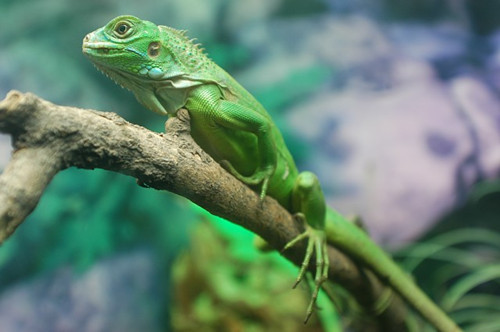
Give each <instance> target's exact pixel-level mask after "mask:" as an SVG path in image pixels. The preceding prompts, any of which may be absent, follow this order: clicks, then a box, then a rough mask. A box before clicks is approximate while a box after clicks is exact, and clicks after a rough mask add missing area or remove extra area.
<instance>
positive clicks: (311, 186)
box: [283, 172, 329, 323]
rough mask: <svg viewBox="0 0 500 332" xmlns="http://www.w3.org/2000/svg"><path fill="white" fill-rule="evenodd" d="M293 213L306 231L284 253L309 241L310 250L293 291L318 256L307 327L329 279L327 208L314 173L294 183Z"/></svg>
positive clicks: (308, 173)
mask: <svg viewBox="0 0 500 332" xmlns="http://www.w3.org/2000/svg"><path fill="white" fill-rule="evenodd" d="M292 209H293V212H294V213H295V214H296V215H297V216H298V217H299V218H300V219H302V220H304V221H305V228H306V230H305V231H304V233H302V234H300V235H299V236H297V237H296V238H295V239H293V240H291V241H290V242H288V243H287V244H286V245H285V247H284V248H283V251H284V250H287V249H288V248H290V247H292V246H293V245H295V244H296V243H298V242H299V241H301V240H303V239H305V238H307V250H306V254H305V256H304V260H303V262H302V266H301V268H300V272H299V275H298V276H297V280H296V281H295V284H294V286H293V287H294V288H295V287H296V286H297V285H298V284H299V282H300V281H301V280H302V279H303V277H304V275H305V273H306V270H307V267H308V266H309V263H310V261H311V257H312V254H313V252H314V253H315V255H316V272H315V275H314V289H313V293H312V297H311V300H310V302H309V306H308V308H307V313H306V318H305V320H304V323H307V321H308V320H309V318H310V317H311V314H312V311H313V306H314V303H315V302H316V299H317V297H318V293H319V290H320V288H321V285H322V284H323V283H324V282H325V281H326V280H327V279H328V263H329V260H328V254H327V251H326V250H327V245H326V234H325V230H324V228H325V217H326V205H325V198H324V196H323V191H322V190H321V187H320V185H319V181H318V178H317V177H316V175H315V174H314V173H311V172H302V173H300V174H299V176H298V177H297V179H296V180H295V185H294V188H293V192H292Z"/></svg>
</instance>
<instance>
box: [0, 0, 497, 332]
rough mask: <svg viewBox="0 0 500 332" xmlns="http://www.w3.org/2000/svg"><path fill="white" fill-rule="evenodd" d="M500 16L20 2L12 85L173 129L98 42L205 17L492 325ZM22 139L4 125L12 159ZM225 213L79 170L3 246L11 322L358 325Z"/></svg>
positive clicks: (4, 149)
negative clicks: (119, 80)
mask: <svg viewBox="0 0 500 332" xmlns="http://www.w3.org/2000/svg"><path fill="white" fill-rule="evenodd" d="M499 12H500V2H498V1H494V0H470V1H465V0H419V1H397V0H370V1H368V0H309V1H298V0H252V1H250V0H232V1H231V0H204V1H199V0H163V1H141V2H123V1H114V0H99V1H97V0H89V1H78V2H75V1H67V0H38V1H28V0H16V1H14V0H1V1H0V22H1V23H0V96H1V97H0V98H2V99H3V98H4V97H5V95H6V93H7V92H8V91H9V90H11V89H17V90H20V91H22V92H33V93H35V94H37V95H39V96H40V97H42V98H44V99H47V100H49V101H51V102H54V103H57V104H62V105H70V106H76V107H81V108H92V109H97V110H102V111H112V112H116V113H118V114H120V115H121V116H123V117H124V118H126V119H127V120H128V121H131V122H134V123H138V124H140V125H143V126H145V127H147V128H149V129H151V130H154V131H162V130H163V128H164V121H165V120H166V119H165V118H162V117H160V116H158V115H156V114H154V113H152V112H150V111H147V110H145V109H144V108H143V107H142V106H141V105H139V104H138V103H137V101H136V100H135V98H134V96H133V95H132V94H131V93H130V92H128V91H126V90H123V89H121V88H120V87H118V86H116V85H115V84H114V83H113V82H112V81H110V80H109V79H107V78H106V77H104V75H102V74H100V73H99V72H98V71H97V70H95V68H93V66H92V64H91V63H90V62H89V61H88V60H87V59H86V58H85V57H84V56H83V55H82V54H81V41H82V39H83V37H84V36H85V34H87V33H88V32H90V31H93V30H95V29H96V28H98V27H101V26H103V25H105V24H106V23H107V22H108V21H109V20H111V19H112V18H114V17H115V16H118V15H122V14H131V15H135V16H138V17H140V18H142V19H147V20H149V21H153V22H155V23H157V24H162V25H169V26H172V27H175V28H179V29H186V30H188V34H189V36H190V37H196V38H197V39H198V41H199V42H201V43H202V44H203V46H204V47H205V48H206V50H207V53H208V54H209V55H210V57H211V58H212V59H213V60H214V61H215V62H217V63H218V64H219V65H221V66H222V67H223V68H225V69H226V70H227V71H228V72H230V73H231V74H232V75H233V76H234V77H235V78H236V79H237V80H238V81H240V83H242V84H243V85H244V86H245V87H246V88H247V89H248V90H249V91H250V92H251V93H253V94H254V95H255V97H256V98H257V99H258V100H259V101H260V102H261V103H262V104H263V105H264V106H265V107H266V108H267V109H268V111H269V112H270V113H271V115H272V116H273V118H274V120H275V121H276V123H277V124H278V126H279V127H280V129H281V130H282V132H283V134H284V136H285V140H286V141H287V143H288V146H289V148H290V150H291V152H292V154H293V155H294V157H295V159H296V162H297V164H298V166H299V168H300V169H301V170H306V169H307V170H311V171H313V172H315V173H317V174H318V176H319V178H320V180H321V183H322V186H323V189H324V190H325V192H326V194H327V200H328V203H329V205H331V206H332V207H335V208H336V209H338V210H339V211H341V212H342V213H344V214H346V215H358V216H360V217H361V218H362V220H363V222H364V224H365V226H366V228H367V229H368V231H369V232H370V234H371V236H372V237H373V238H374V239H375V240H376V241H377V242H378V243H379V244H381V245H382V246H384V247H385V248H387V249H389V250H391V251H392V252H394V254H395V255H396V257H397V258H398V259H399V260H400V261H401V263H402V264H403V265H404V266H406V268H407V269H408V270H411V271H413V272H414V274H415V276H416V279H417V281H419V282H420V283H421V284H422V285H423V286H424V288H425V289H426V290H428V291H432V292H433V294H434V295H435V297H436V299H437V300H442V301H444V302H443V303H445V304H446V305H448V307H447V308H448V309H449V310H455V311H456V316H454V317H455V319H457V320H461V323H462V324H463V326H465V327H469V330H471V331H483V330H484V331H499V330H500V327H499V326H498V324H497V325H494V324H495V323H491V324H492V325H489V327H490V330H488V329H483V330H480V329H478V327H477V326H475V325H473V324H474V323H477V321H479V320H481V319H480V318H478V317H483V318H485V317H490V318H491V317H492V313H496V314H498V311H496V310H498V308H500V301H499V300H498V299H497V298H496V297H495V296H494V294H499V289H498V283H495V282H494V281H495V280H498V277H499V276H500V272H499V270H500V268H499V267H498V266H497V265H496V263H495V262H498V257H499V256H500V255H499V253H500V249H499V245H500V237H499V236H498V234H497V233H496V232H498V229H499V226H500V222H499V221H500V220H499V213H500V193H499V192H500V181H498V174H499V170H500V106H499V105H500V104H499V93H500V75H499V74H500V16H499V15H498V13H499ZM11 149H12V148H11V144H10V138H9V137H8V136H6V135H1V134H0V171H1V169H2V168H3V167H5V165H6V164H7V163H8V160H9V157H10V153H11ZM0 204H2V203H0ZM214 220H215V218H213V217H211V216H209V215H207V214H206V213H204V212H203V211H202V210H201V209H199V208H197V207H195V206H194V205H193V204H191V203H190V202H188V201H187V200H185V199H184V198H182V197H178V196H175V195H173V194H170V193H168V192H157V191H154V190H150V189H144V188H141V187H139V186H137V184H136V183H135V180H134V179H133V178H129V177H126V176H123V175H119V174H113V173H110V172H105V171H101V170H93V171H87V170H80V169H68V170H65V171H63V172H61V173H60V174H58V175H57V176H56V178H55V179H54V180H53V182H52V183H51V185H50V187H49V189H48V190H47V192H46V193H45V195H44V196H43V198H42V199H41V201H40V203H39V206H38V207H37V209H36V210H35V211H34V212H33V214H32V215H31V216H30V217H29V218H28V220H26V222H25V223H24V224H23V225H22V226H20V227H19V229H18V230H17V231H16V232H15V234H14V235H13V236H12V237H11V238H10V239H9V240H8V241H6V243H4V244H3V245H2V247H0V330H1V331H138V330H143V331H170V330H179V331H191V330H200V328H201V330H206V331H211V330H214V331H224V330H228V331H250V330H251V331H272V330H283V329H285V330H287V331H293V330H297V331H305V330H306V329H309V330H311V331H313V330H314V331H321V330H330V331H334V330H335V329H337V330H339V329H340V326H341V325H346V323H345V321H344V322H343V323H339V322H338V321H337V320H336V319H333V318H332V317H334V314H333V311H334V309H333V308H330V309H325V310H324V311H323V314H322V316H324V317H319V318H315V319H313V321H312V322H311V323H310V324H309V325H308V326H307V327H303V325H301V323H300V322H301V320H302V318H303V317H302V316H303V312H304V308H305V307H306V305H307V297H308V294H307V291H306V290H302V291H294V292H292V291H291V290H290V287H291V285H292V284H293V280H294V278H295V273H296V270H295V269H294V268H293V267H292V266H291V265H290V264H288V263H286V262H283V261H284V260H283V259H280V258H279V256H278V255H277V254H274V255H273V254H271V255H262V254H260V253H258V252H256V251H254V250H253V249H251V248H252V236H251V234H248V233H246V232H245V231H243V230H241V229H239V228H237V227H234V226H231V225H230V224H229V223H227V222H225V221H220V220H216V221H215V222H214ZM207 248H209V249H207ZM269 271H273V272H272V273H271V272H269ZM471 276H472V277H474V276H475V279H474V280H475V282H473V281H470V282H469V283H468V284H467V283H466V282H465V281H464V278H471ZM460 278H462V279H460ZM465 280H466V281H467V280H469V279H465ZM460 281H461V282H464V283H466V284H467V285H468V287H465V286H463V285H462V288H460V290H457V289H456V288H454V285H456V284H457V283H458V282H460ZM221 285H222V286H224V287H222V286H221ZM464 287H465V288H464ZM464 289H465V290H464ZM290 293H292V294H290ZM451 293H453V294H454V295H453V296H450V295H449V294H451ZM466 294H469V295H471V294H472V295H473V296H475V297H473V298H472V299H471V298H470V297H469V298H466V299H467V300H468V302H467V301H466V303H468V304H469V306H467V305H465V304H463V302H462V305H460V302H459V299H461V300H463V299H464V298H465V296H466ZM276 296H280V297H283V298H282V299H281V300H279V301H280V303H283V304H286V305H284V306H281V307H280V308H277V304H276V302H278V300H277V298H276ZM450 297H451V299H450ZM242 298H244V299H245V301H246V302H245V301H243V300H242ZM446 301H448V302H446ZM471 303H472V304H471ZM324 306H325V307H328V303H324ZM471 308H473V309H474V310H475V309H478V308H479V309H480V310H482V311H479V312H480V313H481V314H478V313H477V312H476V314H475V316H474V317H475V318H474V319H475V320H474V319H473V318H470V312H471V311H467V313H469V316H467V314H465V313H464V312H466V310H469V309H471ZM264 313H266V314H264ZM280 317H288V319H286V320H284V319H283V318H280ZM483 321H484V319H483ZM285 322H287V323H286V324H288V325H286V326H285V325H283V324H285ZM468 324H469V325H468ZM491 326H493V328H495V327H498V329H496V330H495V329H491V328H492V327H491ZM250 327H251V328H250Z"/></svg>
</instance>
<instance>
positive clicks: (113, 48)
mask: <svg viewBox="0 0 500 332" xmlns="http://www.w3.org/2000/svg"><path fill="white" fill-rule="evenodd" d="M121 50H123V47H122V46H118V45H116V44H112V43H106V42H93V43H92V42H84V43H83V44H82V51H83V53H85V54H95V53H97V54H110V53H115V52H117V51H121Z"/></svg>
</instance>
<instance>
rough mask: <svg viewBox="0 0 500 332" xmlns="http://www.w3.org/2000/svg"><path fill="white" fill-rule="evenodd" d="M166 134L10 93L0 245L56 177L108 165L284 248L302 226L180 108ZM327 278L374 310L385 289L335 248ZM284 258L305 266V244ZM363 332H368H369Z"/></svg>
mask: <svg viewBox="0 0 500 332" xmlns="http://www.w3.org/2000/svg"><path fill="white" fill-rule="evenodd" d="M166 129H167V130H166V134H158V133H154V132H151V131H149V130H147V129H145V128H143V127H140V126H137V125H134V124H131V123H129V122H127V121H125V120H124V119H123V118H121V117H119V116H118V115H116V114H114V113H107V112H106V113H105V112H98V111H93V110H83V109H78V108H73V107H64V106H58V105H54V104H51V103H49V102H47V101H44V100H42V99H40V98H38V97H37V96H35V95H33V94H30V93H26V94H22V93H20V92H17V91H11V92H9V94H8V95H7V97H6V98H5V99H4V100H3V101H1V102H0V132H4V133H7V134H10V135H11V136H12V138H13V145H14V148H15V150H14V153H13V156H12V160H11V161H10V163H9V164H8V165H7V168H6V169H5V170H4V172H3V174H1V175H0V202H1V205H0V244H1V243H2V242H3V241H4V240H5V239H7V238H8V237H9V236H10V235H11V234H12V233H13V232H14V230H15V229H16V227H18V226H19V225H20V224H21V223H22V222H23V220H24V219H25V218H26V217H27V216H28V215H29V214H30V213H31V212H32V211H33V209H34V208H35V207H36V205H37V203H38V201H39V199H40V197H41V195H42V194H43V192H44V190H45V188H46V186H47V185H48V183H49V182H50V181H51V179H52V178H53V177H54V176H55V174H57V172H59V171H61V170H63V169H65V168H68V167H79V168H84V169H93V168H102V169H106V170H110V171H114V172H119V173H123V174H127V175H130V176H133V177H135V178H136V179H137V180H138V182H139V183H140V184H142V185H145V186H149V187H151V188H155V189H159V190H168V191H171V192H174V193H176V194H179V195H182V196H184V197H186V198H188V199H190V200H191V201H193V202H194V203H196V204H198V205H200V206H201V207H203V208H205V209H206V210H207V211H209V212H210V213H212V214H214V215H217V216H220V217H223V218H225V219H227V220H230V221H232V222H234V223H237V224H239V225H241V226H243V227H245V228H247V229H249V230H250V231H252V232H254V233H256V234H258V235H260V236H261V237H262V238H263V239H265V240H266V241H267V242H268V243H269V244H270V245H271V246H272V247H274V248H277V249H278V250H279V249H280V248H282V247H283V246H284V244H285V243H287V242H288V241H290V240H291V239H293V238H294V237H296V236H297V235H298V234H300V233H301V232H302V231H303V229H302V226H301V225H300V224H298V223H297V222H296V221H295V220H294V218H293V217H292V216H291V215H290V214H289V213H288V212H287V211H286V210H285V209H284V208H282V207H281V206H280V205H279V204H278V203H277V202H276V201H275V200H274V199H272V198H269V197H266V199H265V200H264V202H263V204H261V202H260V200H259V196H258V195H257V194H256V193H255V192H253V191H252V190H251V189H250V188H248V187H247V186H245V185H244V184H242V183H241V182H239V181H238V180H237V179H235V178H234V177H233V176H231V175H230V174H229V173H227V172H226V171H225V170H224V169H222V168H221V167H220V165H219V164H218V163H216V162H215V161H213V159H212V158H211V157H210V156H209V155H207V154H206V153H205V152H204V151H203V150H201V148H199V147H198V146H197V145H196V143H195V142H194V141H193V140H192V138H191V136H190V135H189V115H188V113H187V111H185V110H184V111H183V110H181V111H179V114H178V117H177V118H171V119H169V120H168V121H167V124H166ZM328 251H329V252H328V254H329V259H330V270H329V276H330V279H331V280H332V281H335V282H337V283H339V284H341V285H342V286H343V287H344V288H346V289H347V290H348V291H349V292H350V293H351V294H352V295H353V296H354V297H355V298H356V299H357V301H358V303H359V304H360V305H361V306H362V307H363V308H364V309H365V311H366V312H370V311H371V310H372V309H373V308H375V307H376V306H377V303H378V302H377V301H378V299H379V298H380V297H381V296H382V294H384V291H385V290H386V289H387V288H386V287H385V286H384V285H383V284H382V283H381V282H380V281H379V280H378V279H377V278H375V277H374V275H373V274H372V273H370V272H368V271H365V270H363V269H360V268H359V267H358V266H357V265H356V264H355V263H354V262H353V261H352V260H351V259H349V258H348V257H347V256H346V255H344V254H343V253H341V252H340V251H338V250H336V249H335V248H332V247H329V250H328ZM284 255H285V256H286V258H288V259H289V260H291V261H292V262H294V263H295V264H296V265H300V263H301V262H302V258H303V255H304V246H299V245H298V246H296V247H293V248H291V249H290V250H289V251H287V252H285V254H284ZM406 315H407V312H406V308H405V306H404V305H402V301H401V299H400V298H399V297H398V296H397V295H395V294H394V296H393V298H392V300H391V301H390V303H389V304H388V306H387V308H386V309H385V310H383V312H382V313H377V314H376V315H374V316H376V317H375V318H376V319H375V321H376V328H375V329H374V331H405V330H406V327H405V326H404V319H405V317H406ZM364 331H367V330H366V329H365V330H364Z"/></svg>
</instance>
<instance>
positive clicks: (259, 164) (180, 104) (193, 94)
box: [82, 16, 460, 332]
mask: <svg viewBox="0 0 500 332" xmlns="http://www.w3.org/2000/svg"><path fill="white" fill-rule="evenodd" d="M82 50H83V52H84V54H85V55H87V56H88V57H89V58H90V60H91V61H92V62H93V63H94V64H95V66H96V67H97V68H98V69H99V70H101V71H102V72H103V73H105V74H106V75H107V76H109V77H110V78H111V79H113V80H114V81H115V82H116V83H118V84H120V85H121V86H123V87H125V88H127V89H129V90H131V91H132V92H133V93H134V94H135V96H136V98H137V100H138V101H139V102H140V103H141V104H143V105H144V106H145V107H146V108H148V109H150V110H152V111H155V112H157V113H160V114H163V115H170V116H174V115H175V114H176V112H177V111H178V110H179V109H180V108H185V109H187V110H188V111H189V114H190V118H191V134H192V136H193V138H194V140H195V141H196V142H197V143H198V144H199V145H200V146H201V147H202V148H203V149H204V150H205V151H206V152H207V153H208V154H209V155H211V156H212V157H213V158H214V159H215V160H216V161H217V162H219V163H220V164H221V165H222V166H223V167H225V168H226V169H227V170H228V171H229V172H230V173H231V174H232V175H233V176H235V177H236V178H238V179H239V180H240V181H242V182H243V183H245V184H246V185H248V186H250V187H251V188H252V189H254V190H255V191H257V192H259V193H260V197H261V199H263V198H264V197H265V196H266V195H269V196H271V197H273V198H275V199H276V200H277V201H278V202H279V203H280V204H281V205H282V206H283V207H284V208H286V209H287V210H288V211H290V212H291V213H292V214H293V215H296V216H298V217H300V218H301V219H303V220H304V221H305V229H306V231H305V232H304V233H303V234H301V235H299V236H298V237H297V238H295V239H294V240H292V241H290V242H289V243H288V244H286V245H285V247H284V248H283V250H286V249H288V248H290V247H291V246H293V245H294V244H295V243H297V242H298V241H301V240H303V239H306V238H307V240H308V245H307V250H306V255H305V258H304V262H303V264H302V267H301V269H300V272H299V275H298V277H297V281H296V284H298V283H299V282H300V281H301V280H302V278H303V276H304V274H305V272H306V269H307V267H308V266H309V263H310V259H311V257H312V256H313V255H312V254H313V253H315V257H316V271H315V279H314V280H315V287H314V290H313V295H312V298H311V301H310V303H309V307H308V309H307V315H306V321H307V319H308V318H309V317H310V315H311V313H312V310H313V306H314V303H315V301H316V297H317V295H318V291H319V289H320V287H321V285H322V283H323V282H324V281H325V280H326V279H327V273H328V257H327V252H326V243H327V242H329V243H331V244H332V245H334V246H336V247H338V248H340V249H342V250H344V251H345V252H347V253H348V254H350V255H351V256H353V257H355V258H356V259H357V260H358V261H360V262H362V263H364V264H365V265H366V266H368V267H369V268H371V269H372V270H373V271H374V272H375V273H376V274H377V275H379V276H380V277H381V278H382V280H386V281H387V282H388V284H389V285H391V286H392V287H393V288H394V289H395V290H396V291H397V292H398V293H400V294H401V295H402V296H403V298H405V299H406V300H407V301H408V302H409V303H410V304H411V305H412V306H413V307H414V308H415V309H416V310H417V311H418V312H420V313H421V314H422V315H423V316H424V317H425V318H426V319H427V320H429V321H430V322H431V323H432V324H433V325H434V326H435V327H436V328H437V329H438V330H439V331H446V332H449V331H460V330H459V328H458V327H457V326H456V325H455V324H454V323H453V322H452V321H451V320H450V319H449V318H448V317H447V316H446V315H445V314H444V313H443V312H442V311H441V310H440V309H439V308H438V307H437V306H436V305H435V304H434V303H433V302H432V301H431V300H430V299H429V298H428V297H427V296H426V295H425V294H424V293H423V292H422V291H421V290H420V289H419V288H418V287H416V285H415V284H414V283H413V281H412V280H411V279H410V278H409V277H408V276H407V275H406V273H404V272H403V271H402V270H401V269H400V268H399V267H398V266H397V265H396V264H395V263H394V262H393V261H392V260H391V259H390V258H389V256H387V255H386V254H385V253H384V251H383V250H381V249H380V248H379V247H378V246H377V245H376V244H374V243H373V242H372V241H371V240H370V239H369V237H368V236H366V234H365V233H364V232H363V231H361V230H360V229H358V228H357V227H356V226H355V225H353V224H351V223H350V222H349V221H347V220H346V219H345V218H343V217H342V216H341V215H339V214H338V213H336V212H335V211H333V210H331V209H328V208H327V207H326V204H325V200H324V196H323V192H322V190H321V188H320V185H319V182H318V179H317V177H316V176H315V175H314V174H313V173H311V172H302V173H299V172H298V170H297V167H296V166H295V162H294V161H293V158H292V156H291V155H290V152H289V151H288V148H287V147H286V145H285V142H284V140H283V138H282V136H281V133H280V131H279V129H278V128H277V127H276V125H275V124H274V122H273V121H272V119H271V117H270V116H269V114H268V113H267V112H266V110H265V109H264V108H263V107H262V105H261V104H260V103H259V102H258V101H257V100H255V98H254V97H253V96H252V95H251V94H250V93H249V92H247V91H246V90H245V89H244V88H243V87H242V86H241V85H240V84H239V83H238V82H236V81H235V80H234V79H233V78H232V77H231V76H230V75H229V74H228V73H226V72H225V71H224V70H223V69H221V68H220V67H219V66H217V65H216V64H215V63H214V62H212V61H211V60H210V59H209V58H208V57H207V56H206V55H205V54H204V52H203V50H202V49H200V48H199V46H198V45H197V44H194V43H193V42H192V40H189V39H188V38H187V37H186V35H185V33H184V32H183V31H179V30H175V29H173V28H169V27H166V26H161V25H160V26H157V25H155V24H154V23H151V22H148V21H143V20H140V19H138V18H136V17H133V16H120V17H117V18H115V19H113V20H111V21H110V22H109V23H108V24H107V25H106V26H104V27H102V28H100V29H98V30H96V31H94V32H92V33H90V34H88V35H87V36H86V37H85V38H84V41H83V46H82ZM296 284H295V285H296Z"/></svg>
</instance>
